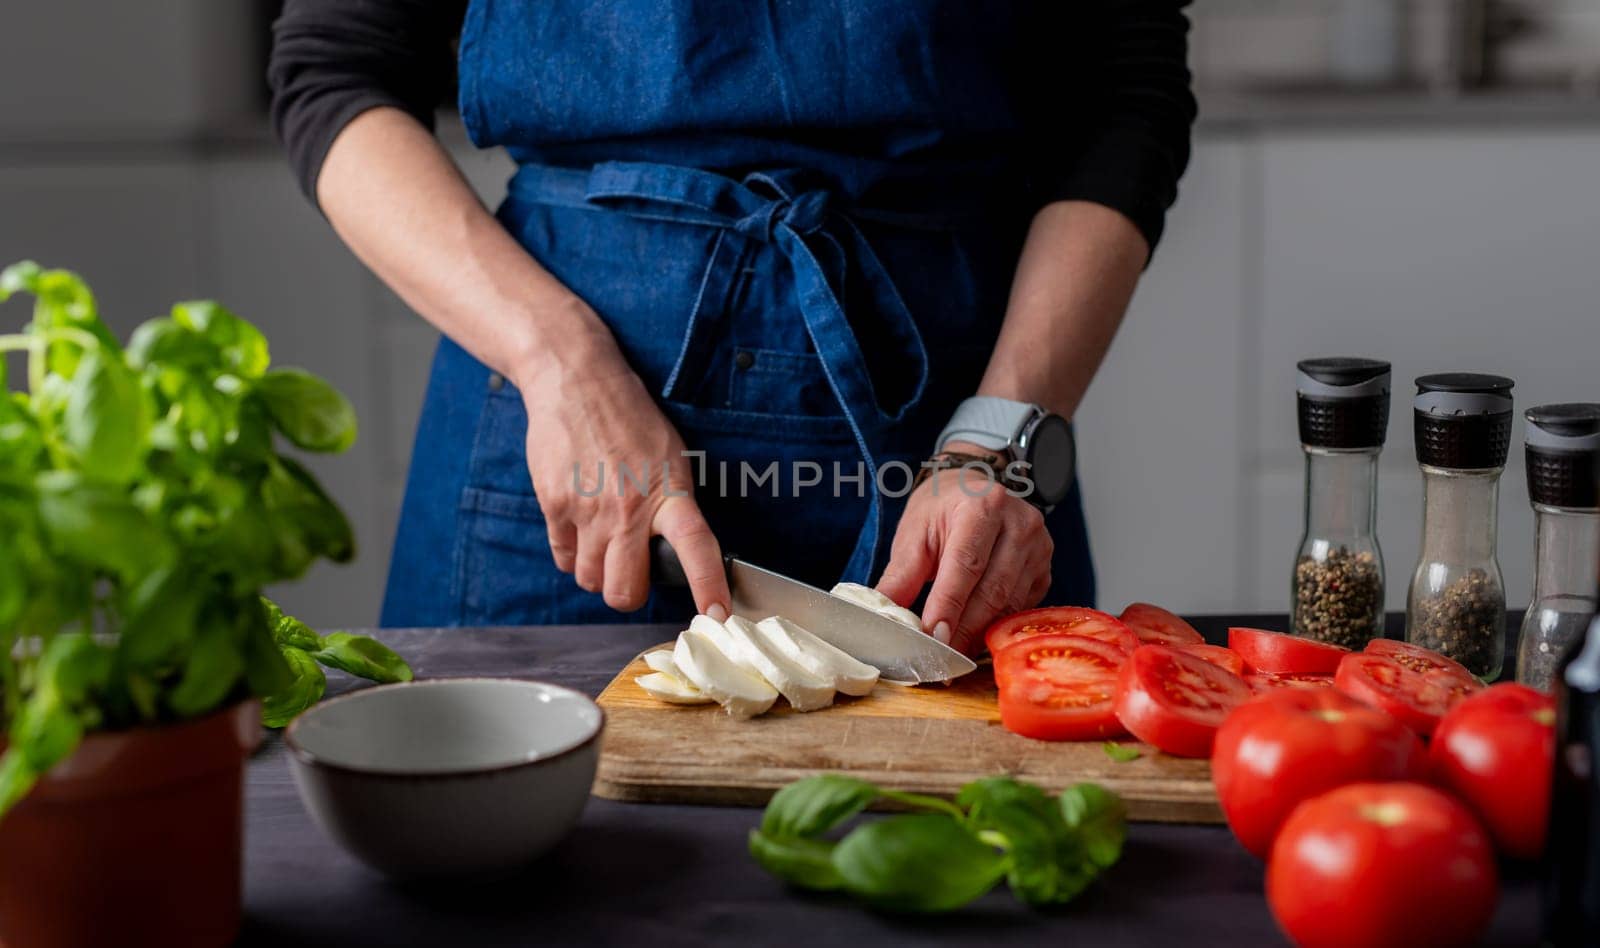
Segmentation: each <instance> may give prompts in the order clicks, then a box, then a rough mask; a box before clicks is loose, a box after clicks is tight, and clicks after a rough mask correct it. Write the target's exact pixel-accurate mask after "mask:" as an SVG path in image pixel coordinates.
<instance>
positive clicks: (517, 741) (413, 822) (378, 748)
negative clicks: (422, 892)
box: [285, 678, 605, 878]
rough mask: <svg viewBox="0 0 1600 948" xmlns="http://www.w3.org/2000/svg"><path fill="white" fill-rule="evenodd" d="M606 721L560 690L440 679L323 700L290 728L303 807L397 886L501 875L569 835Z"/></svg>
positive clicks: (590, 706) (529, 683)
mask: <svg viewBox="0 0 1600 948" xmlns="http://www.w3.org/2000/svg"><path fill="white" fill-rule="evenodd" d="M604 723H605V715H604V714H603V713H602V712H601V710H600V708H599V707H598V706H596V705H595V703H594V702H593V701H590V700H589V699H588V698H587V697H585V696H583V695H581V694H579V693H578V692H576V691H572V690H571V689H568V688H562V687H559V686H557V685H549V684H544V683H542V682H537V681H517V680H514V679H506V678H438V679H429V680H424V681H415V682H406V683H404V684H397V685H383V686H381V687H377V688H366V689H363V690H361V691H355V692H351V693H350V694H347V695H342V696H340V697H337V698H333V699H330V700H328V701H325V702H323V703H322V704H320V705H317V706H316V707H313V708H311V709H310V710H308V711H306V712H305V713H303V714H301V715H300V716H299V717H298V718H296V719H295V720H294V722H293V723H292V724H290V725H289V729H288V731H287V733H286V735H285V742H286V743H287V744H288V747H289V759H290V761H291V769H292V771H293V772H294V781H295V786H296V787H297V788H298V789H299V791H300V799H301V801H303V802H304V803H305V806H306V809H307V810H309V811H310V813H311V816H312V818H313V819H314V820H315V821H316V822H317V824H318V825H319V826H321V827H322V829H323V831H324V832H326V833H327V834H328V835H329V836H330V837H332V838H333V839H334V840H335V841H337V842H338V843H339V844H340V845H341V846H343V847H344V848H345V849H347V850H349V851H350V853H351V854H353V855H354V856H355V857H356V858H358V859H360V860H361V861H362V862H365V863H366V864H367V865H369V866H371V867H373V868H374V869H377V870H378V871H380V872H382V873H385V874H386V875H390V876H395V877H399V878H415V877H423V876H442V875H466V874H481V873H498V872H505V871H509V870H511V869H515V868H516V867H518V866H521V865H523V864H525V863H527V862H529V861H530V860H532V859H534V858H536V857H537V856H539V854H541V853H543V852H544V851H545V850H547V849H549V848H550V847H551V846H553V845H554V844H555V843H556V841H557V840H559V839H561V837H562V836H564V835H566V833H567V831H568V830H569V829H570V828H571V827H572V825H573V823H575V822H576V821H577V819H578V814H579V813H581V812H582V810H583V805H584V803H585V802H586V801H587V800H588V798H589V788H590V787H591V786H592V785H593V784H594V773H595V766H596V764H597V762H598V760H599V749H600V741H599V737H600V731H601V729H602V727H603V726H604Z"/></svg>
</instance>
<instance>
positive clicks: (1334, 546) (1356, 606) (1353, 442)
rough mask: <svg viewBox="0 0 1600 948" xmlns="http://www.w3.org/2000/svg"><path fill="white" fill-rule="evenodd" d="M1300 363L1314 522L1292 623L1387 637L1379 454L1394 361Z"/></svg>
mask: <svg viewBox="0 0 1600 948" xmlns="http://www.w3.org/2000/svg"><path fill="white" fill-rule="evenodd" d="M1299 369H1300V375H1299V380H1298V383H1297V384H1296V386H1295V401H1296V403H1297V404H1298V408H1299V417H1300V447H1301V450H1303V451H1304V452H1305V456H1306V522H1305V532H1304V533H1303V534H1302V535H1301V537H1300V549H1299V553H1298V554H1297V555H1296V556H1295V563H1294V581H1293V584H1292V586H1291V590H1290V602H1291V604H1292V615H1291V624H1290V628H1291V629H1292V630H1293V631H1294V634H1296V635H1301V636H1305V637H1306V638H1311V639H1316V640H1318V641H1321V642H1329V643H1331V644H1334V645H1342V646H1344V647H1346V648H1351V649H1360V648H1362V647H1363V646H1365V645H1366V644H1367V642H1368V641H1369V640H1370V639H1372V638H1373V637H1375V636H1380V635H1382V634H1383V552H1382V551H1381V550H1380V549H1379V548H1378V533H1377V523H1378V454H1379V452H1381V451H1382V450H1383V442H1384V438H1385V436H1386V435H1387V433H1388V429H1389V363H1387V362H1382V361H1379V360H1377V359H1353V358H1330V359H1307V360H1305V361H1304V362H1301V363H1300V364H1299Z"/></svg>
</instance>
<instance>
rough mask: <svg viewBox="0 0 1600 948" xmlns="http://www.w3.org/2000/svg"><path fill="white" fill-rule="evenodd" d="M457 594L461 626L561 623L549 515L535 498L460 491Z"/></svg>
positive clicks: (497, 492) (485, 491) (469, 489)
mask: <svg viewBox="0 0 1600 948" xmlns="http://www.w3.org/2000/svg"><path fill="white" fill-rule="evenodd" d="M460 524H461V525H460V530H459V532H458V533H457V534H456V551H455V583H454V586H455V593H456V603H457V609H458V610H459V615H460V619H459V621H460V624H462V625H523V624H542V623H547V622H554V621H556V613H557V612H558V611H559V610H558V608H557V598H558V597H557V580H558V578H560V577H561V574H560V573H559V572H558V571H557V570H556V567H555V563H554V561H553V560H551V558H550V538H549V535H548V534H547V533H546V532H545V522H544V513H543V512H542V511H541V510H540V509H539V500H538V498H536V497H534V496H533V495H532V494H506V493H501V492H500V491H494V490H484V489H482V488H476V487H468V488H466V489H465V490H463V491H462V492H461V521H460Z"/></svg>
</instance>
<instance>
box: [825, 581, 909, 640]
mask: <svg viewBox="0 0 1600 948" xmlns="http://www.w3.org/2000/svg"><path fill="white" fill-rule="evenodd" d="M829 592H830V594H831V595H834V596H838V597H839V598H840V599H844V600H846V601H848V602H853V603H855V604H856V605H858V606H865V607H867V608H868V609H871V610H872V611H873V612H876V613H877V614H878V615H880V616H884V617H886V618H889V619H893V620H894V621H896V622H898V623H900V624H901V625H903V626H906V627H907V628H911V629H915V630H917V631H918V632H921V631H922V617H921V616H918V615H917V614H916V613H915V612H912V611H911V610H910V609H907V608H906V607H905V606H902V605H899V604H897V603H896V602H895V601H894V600H893V599H890V598H889V597H888V596H885V595H884V594H883V593H881V592H878V591H877V590H876V589H873V588H872V587H871V586H863V585H861V584H860V583H839V584H838V585H836V586H834V587H833V589H832V590H830V591H829Z"/></svg>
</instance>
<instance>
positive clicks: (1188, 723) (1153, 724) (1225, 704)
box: [1116, 645, 1250, 757]
mask: <svg viewBox="0 0 1600 948" xmlns="http://www.w3.org/2000/svg"><path fill="white" fill-rule="evenodd" d="M1249 699H1250V687H1249V686H1248V685H1246V684H1245V683H1244V679H1242V678H1240V677H1239V676H1238V675H1235V674H1234V673H1233V672H1230V671H1228V670H1227V669H1225V668H1218V667H1217V666H1215V665H1213V664H1211V663H1210V662H1208V661H1206V660H1205V659H1203V658H1200V657H1198V656H1196V655H1192V654H1190V653H1188V652H1184V651H1180V650H1178V649H1176V648H1172V647H1169V646H1166V645H1142V646H1140V647H1139V648H1138V650H1136V651H1135V652H1134V653H1133V654H1132V655H1130V656H1129V657H1128V660H1127V662H1125V663H1124V664H1123V666H1122V674H1121V675H1120V676H1119V677H1118V679H1117V699H1116V711H1117V719H1118V720H1119V721H1121V722H1122V724H1123V726H1124V727H1126V728H1127V729H1128V730H1129V731H1131V732H1133V735H1134V736H1135V737H1137V738H1138V739H1139V740H1141V741H1144V742H1145V743H1147V744H1154V745H1155V746H1156V747H1158V748H1160V749H1161V750H1164V751H1166V752H1167V753H1169V754H1173V755H1175V756H1178V757H1206V756H1208V755H1209V754H1210V753H1211V742H1212V740H1213V739H1214V738H1215V737H1216V734H1217V726H1218V725H1220V724H1221V723H1222V719H1223V718H1225V717H1227V716H1228V712H1229V711H1231V710H1233V708H1234V707H1235V706H1237V705H1240V704H1243V703H1244V702H1245V701H1248V700H1249Z"/></svg>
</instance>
